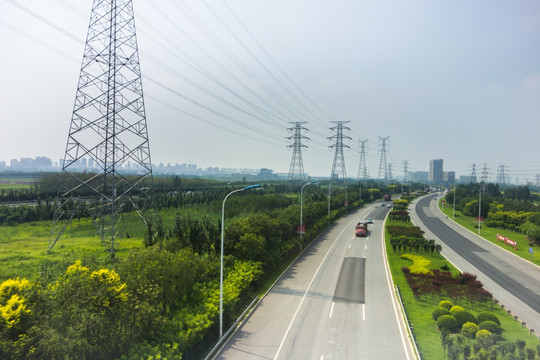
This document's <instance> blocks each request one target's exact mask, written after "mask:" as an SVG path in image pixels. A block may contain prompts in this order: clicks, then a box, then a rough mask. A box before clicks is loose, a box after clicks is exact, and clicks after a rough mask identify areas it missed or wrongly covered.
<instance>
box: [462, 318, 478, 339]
mask: <svg viewBox="0 0 540 360" xmlns="http://www.w3.org/2000/svg"><path fill="white" fill-rule="evenodd" d="M478 330H480V328H478V325H476V324H475V323H472V322H466V323H465V324H463V326H462V327H461V333H462V334H463V336H465V337H468V338H469V339H474V337H475V336H476V333H477V332H478Z"/></svg>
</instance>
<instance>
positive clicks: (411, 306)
mask: <svg viewBox="0 0 540 360" xmlns="http://www.w3.org/2000/svg"><path fill="white" fill-rule="evenodd" d="M387 225H406V224H405V223H400V222H387ZM385 241H386V252H387V256H388V262H389V264H390V269H391V272H392V278H393V281H394V284H395V285H398V286H399V289H400V293H401V296H402V299H403V302H404V304H405V309H406V312H407V315H408V317H409V320H410V322H411V324H412V327H413V332H414V334H415V337H416V341H417V343H418V347H419V350H420V352H421V353H422V359H425V360H440V359H444V352H443V347H442V344H441V333H440V331H439V329H438V327H437V323H436V322H435V321H434V320H433V318H432V315H431V314H432V311H433V310H434V309H435V308H436V307H438V306H439V302H440V301H441V300H451V299H449V298H447V297H444V296H438V295H424V296H421V297H420V298H418V299H416V298H415V297H414V295H413V292H412V290H411V288H410V287H409V285H408V283H407V280H406V279H405V276H404V274H403V272H402V270H401V269H402V267H404V266H407V267H409V266H410V265H411V262H410V261H409V260H406V259H402V258H401V257H400V256H401V255H402V254H404V252H394V251H393V249H392V247H391V245H390V235H389V234H388V232H386V233H385ZM409 253H410V252H409ZM412 253H413V254H414V252H412ZM418 255H422V256H423V257H425V258H426V259H428V260H430V261H431V264H430V266H429V268H431V269H440V268H441V267H443V266H445V265H446V266H448V268H449V269H450V270H449V271H450V272H451V273H452V275H456V274H458V273H459V271H458V270H457V269H456V268H455V267H454V266H453V265H452V264H451V263H450V262H448V261H447V260H446V259H445V258H444V257H443V256H442V255H441V254H436V253H435V254H429V253H425V252H419V253H418ZM454 304H455V305H460V306H462V307H463V308H465V309H466V310H469V311H471V312H472V313H473V314H474V315H477V314H478V313H479V312H482V311H490V312H492V313H494V314H495V315H497V317H498V318H499V319H500V320H501V326H502V328H503V329H504V331H503V335H502V337H503V339H502V342H514V341H515V340H517V339H524V340H526V342H527V347H530V348H533V349H536V345H537V344H538V338H537V337H536V336H534V335H530V334H529V332H528V330H527V329H525V328H522V327H521V324H520V323H518V322H516V321H514V319H513V317H512V316H511V315H508V314H507V313H506V311H504V310H501V309H500V308H499V307H498V306H497V305H496V304H494V303H492V302H489V303H478V302H469V301H465V300H460V301H455V302H454ZM452 336H455V335H452ZM467 342H468V343H469V345H472V343H473V342H474V341H473V340H467Z"/></svg>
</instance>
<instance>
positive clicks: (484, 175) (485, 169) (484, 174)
mask: <svg viewBox="0 0 540 360" xmlns="http://www.w3.org/2000/svg"><path fill="white" fill-rule="evenodd" d="M488 175H489V169H488V167H487V164H486V163H484V167H483V168H482V184H486V183H487V179H488Z"/></svg>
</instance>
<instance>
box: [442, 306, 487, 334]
mask: <svg viewBox="0 0 540 360" xmlns="http://www.w3.org/2000/svg"><path fill="white" fill-rule="evenodd" d="M450 313H451V314H452V316H453V317H454V319H456V321H457V322H458V327H459V328H461V327H462V326H463V324H465V323H467V322H472V323H475V324H478V320H477V319H476V317H475V316H474V315H473V314H471V313H470V312H469V311H466V310H461V311H455V312H454V313H452V311H450ZM488 330H489V329H488Z"/></svg>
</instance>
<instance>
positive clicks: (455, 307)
mask: <svg viewBox="0 0 540 360" xmlns="http://www.w3.org/2000/svg"><path fill="white" fill-rule="evenodd" d="M464 310H465V309H464V308H462V307H461V306H458V305H454V306H452V307H451V308H450V314H452V315H454V313H456V312H458V311H464Z"/></svg>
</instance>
